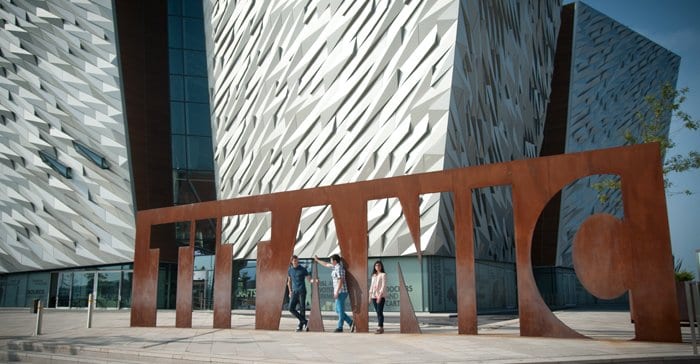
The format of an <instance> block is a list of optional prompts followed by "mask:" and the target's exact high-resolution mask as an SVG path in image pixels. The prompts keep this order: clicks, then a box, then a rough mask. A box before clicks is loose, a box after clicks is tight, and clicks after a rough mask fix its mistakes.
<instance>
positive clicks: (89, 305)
mask: <svg viewBox="0 0 700 364" xmlns="http://www.w3.org/2000/svg"><path fill="white" fill-rule="evenodd" d="M92 306H93V305H92V293H90V294H89V295H88V317H87V328H88V329H89V328H91V327H92Z"/></svg>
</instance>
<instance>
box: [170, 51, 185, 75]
mask: <svg viewBox="0 0 700 364" xmlns="http://www.w3.org/2000/svg"><path fill="white" fill-rule="evenodd" d="M168 56H169V57H170V59H169V61H168V64H169V66H170V74H171V75H173V74H175V75H181V74H183V73H184V72H185V71H184V68H183V66H182V49H174V48H170V49H169V50H168Z"/></svg>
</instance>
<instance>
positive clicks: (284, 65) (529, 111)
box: [0, 0, 680, 312]
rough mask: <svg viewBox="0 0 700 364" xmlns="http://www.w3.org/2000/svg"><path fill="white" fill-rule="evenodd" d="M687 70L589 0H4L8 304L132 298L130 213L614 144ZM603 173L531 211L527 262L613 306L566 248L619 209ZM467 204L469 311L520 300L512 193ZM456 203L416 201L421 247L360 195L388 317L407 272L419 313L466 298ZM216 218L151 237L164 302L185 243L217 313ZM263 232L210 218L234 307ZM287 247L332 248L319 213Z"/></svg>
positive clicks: (250, 288)
mask: <svg viewBox="0 0 700 364" xmlns="http://www.w3.org/2000/svg"><path fill="white" fill-rule="evenodd" d="M679 64H680V58H679V57H678V56H677V55H675V54H673V53H672V52H670V51H668V50H667V49H664V48H663V47H662V46H660V45H658V44H656V43H654V42H652V41H650V40H649V39H646V38H645V37H643V36H641V35H640V34H638V33H635V32H634V31H632V30H630V29H629V28H627V27H626V26H625V25H623V24H620V23H619V22H617V21H615V20H614V19H611V18H609V17H607V16H606V15H605V14H602V13H600V12H598V11H596V10H595V9H593V8H591V7H589V6H588V5H586V4H585V2H576V3H572V4H568V5H563V4H562V3H561V1H560V0H522V1H516V0H513V1H507V0H470V1H467V0H461V1H460V0H435V1H395V0H387V1H366V2H365V1H335V0H325V1H324V0H321V1H312V2H309V1H297V0H290V1H276V0H272V1H233V0H153V1H111V0H81V1H78V0H45V1H26V0H13V1H3V2H1V3H0V84H1V85H0V141H1V143H0V216H1V218H0V307H24V306H29V305H30V304H32V303H33V302H34V301H35V300H37V299H38V300H41V301H42V302H43V304H44V305H47V306H48V307H55V308H75V307H85V306H86V305H87V299H88V294H90V293H92V294H93V295H94V296H95V297H96V305H97V307H99V308H115V309H116V308H128V307H130V304H131V297H132V295H136V294H138V292H132V277H133V259H134V248H135V221H136V215H137V213H138V212H139V211H143V210H148V209H152V208H159V207H167V206H175V205H184V204H190V203H197V202H203V201H210V200H217V199H218V200H225V199H231V198H236V197H241V196H251V195H262V194H268V193H273V192H281V191H291V190H299V189H305V188H312V187H319V186H327V185H335V184H341V183H348V182H356V181H365V180H373V179H379V178H385V177H392V176H402V175H407V174H415V173H421V172H430V171H438V170H445V169H451V168H458V167H466V166H475V165H483V164H490V163H498V162H504V161H511V160H518V159H524V158H535V157H540V156H547V155H557V154H563V153H573V152H579V151H586V150H593V149H600V148H605V147H612V146H619V145H622V144H624V142H625V140H624V135H625V133H627V132H631V133H639V131H640V120H639V119H638V118H637V117H636V116H635V114H636V113H638V112H640V113H642V114H645V113H649V112H650V111H649V110H648V107H647V105H646V103H645V101H644V97H645V96H646V95H653V94H656V93H658V92H660V90H661V86H662V85H664V84H666V83H669V84H671V85H673V86H675V84H676V78H677V75H678V68H679ZM670 118H671V116H670V115H667V117H666V128H668V124H669V123H670ZM604 177H605V176H592V177H589V178H584V179H580V180H578V181H576V182H575V183H572V184H570V185H568V186H567V187H566V188H564V189H563V190H561V191H560V193H559V194H558V195H557V196H556V197H555V198H554V199H552V200H551V201H550V203H549V204H548V205H547V207H546V208H545V210H544V211H543V213H542V215H541V216H540V219H539V222H538V225H537V230H536V234H535V236H534V237H533V242H532V246H533V248H532V252H531V255H532V263H533V266H534V270H535V276H536V279H537V282H538V286H539V289H540V293H541V294H542V297H543V298H544V299H545V301H546V302H547V303H548V304H549V305H550V306H551V307H572V306H577V305H584V304H586V305H587V304H621V305H623V304H625V303H626V297H625V296H622V297H620V298H618V299H615V300H612V301H603V300H599V299H596V298H595V297H593V296H592V295H590V294H589V293H587V292H586V291H585V289H584V288H583V287H582V286H581V284H580V283H579V282H578V280H577V278H576V275H575V270H574V268H573V262H572V258H571V250H572V242H573V238H574V235H575V234H576V231H577V229H578V228H579V226H580V225H581V224H582V223H583V221H584V220H586V218H587V217H588V216H590V215H591V214H593V213H597V212H601V211H604V212H608V213H612V214H615V215H617V216H620V217H622V216H624V211H622V206H621V203H620V202H619V201H618V202H616V200H613V201H612V202H611V203H609V204H605V205H603V204H600V203H598V201H597V196H596V192H595V191H594V190H593V189H592V188H591V184H592V183H593V182H594V181H596V179H598V178H604ZM472 195H473V196H472V197H473V219H474V220H473V222H474V231H473V234H474V240H475V247H474V252H475V260H476V283H477V287H476V290H477V306H478V309H479V311H480V312H488V311H497V310H516V309H517V295H516V279H517V277H516V274H515V252H514V246H515V245H514V241H513V231H514V227H513V214H512V203H511V201H512V200H511V188H510V187H509V186H494V187H488V188H482V189H478V190H474V191H473V192H472ZM452 198H453V197H452V196H451V195H450V194H449V193H443V194H426V195H421V198H420V220H421V231H420V235H421V243H420V246H419V249H420V250H421V251H420V253H421V256H422V258H421V259H418V258H417V256H418V253H419V252H418V251H417V249H418V248H417V247H416V246H415V245H414V244H413V241H412V238H411V234H410V232H409V230H408V227H407V224H406V222H405V219H404V217H403V215H402V211H401V205H400V203H399V201H398V200H397V199H382V200H373V201H371V202H370V203H368V206H367V221H368V231H367V249H368V254H369V257H370V263H372V262H374V261H375V260H377V259H381V260H382V261H383V262H384V265H385V267H386V268H387V272H388V273H389V282H388V284H389V299H388V302H387V309H388V310H398V302H399V293H398V278H397V275H396V274H395V273H396V272H397V263H400V264H401V269H402V271H403V273H404V276H405V279H406V286H407V288H408V291H409V295H410V298H411V301H412V304H413V306H414V307H415V309H416V310H418V311H432V312H451V311H455V310H456V293H455V260H454V254H455V248H454V229H453V213H454V211H453V208H452ZM192 224H194V226H191V225H192ZM214 225H215V224H214V222H213V221H207V220H204V221H196V222H189V221H186V222H182V223H176V224H170V225H165V226H162V227H161V228H159V229H156V230H154V232H153V237H152V247H154V248H160V250H161V253H160V257H161V261H160V266H159V277H158V294H157V297H158V307H159V308H173V307H174V306H175V293H176V292H175V289H176V279H177V264H176V263H177V251H178V247H180V246H183V245H187V244H188V242H189V239H190V235H191V234H195V237H194V241H195V257H194V265H195V270H194V274H193V277H192V279H193V290H192V292H193V305H194V308H195V309H211V307H212V289H213V277H214V274H213V269H214V264H213V260H214V259H213V252H214V250H215V241H216V237H215V235H214V234H215V233H214V231H215V229H214ZM269 234H270V216H269V214H265V213H260V214H252V215H245V216H230V217H227V218H225V219H224V220H223V239H222V240H223V242H224V243H225V244H233V245H234V249H233V252H234V253H233V255H232V257H231V259H232V260H233V267H234V272H233V277H232V278H233V280H232V281H233V290H232V294H233V296H234V297H233V300H232V302H233V307H234V308H253V307H254V306H255V277H256V260H255V259H256V252H257V249H256V248H257V243H258V242H259V241H263V240H266V239H269ZM294 252H295V254H297V255H298V256H299V257H300V258H301V261H302V264H303V265H307V266H311V264H310V263H311V261H310V260H309V258H311V257H313V256H314V255H318V256H322V257H324V256H329V255H331V254H334V253H339V254H341V255H342V253H343V252H342V251H340V248H339V245H338V241H337V234H336V227H335V225H334V221H333V214H332V212H331V209H330V207H329V206H312V207H308V208H305V209H304V210H303V211H302V214H301V219H300V224H299V228H298V234H297V241H296V245H295V247H294ZM371 266H372V264H370V267H371ZM324 273H327V272H321V274H320V277H321V278H327V276H328V274H324ZM328 284H330V283H329V282H322V284H321V297H320V298H321V305H322V307H321V308H322V309H323V310H330V309H332V307H331V302H332V297H331V293H330V290H329V289H324V287H327V285H328Z"/></svg>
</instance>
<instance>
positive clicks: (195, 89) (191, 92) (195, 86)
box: [171, 77, 209, 103]
mask: <svg viewBox="0 0 700 364" xmlns="http://www.w3.org/2000/svg"><path fill="white" fill-rule="evenodd" d="M185 91H186V94H185V97H187V99H186V100H187V101H189V102H202V103H205V102H209V91H208V90H207V79H206V78H205V77H185ZM171 95H172V94H171ZM171 97H172V96H171Z"/></svg>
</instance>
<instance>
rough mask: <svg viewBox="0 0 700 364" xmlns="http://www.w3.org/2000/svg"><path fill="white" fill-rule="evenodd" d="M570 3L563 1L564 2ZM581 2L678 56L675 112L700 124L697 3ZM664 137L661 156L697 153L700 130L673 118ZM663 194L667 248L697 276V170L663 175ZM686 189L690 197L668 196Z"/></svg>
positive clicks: (692, 0)
mask: <svg viewBox="0 0 700 364" xmlns="http://www.w3.org/2000/svg"><path fill="white" fill-rule="evenodd" d="M571 2H573V1H570V0H565V1H564V4H568V3H571ZM583 3H585V4H587V5H589V6H590V7H592V8H594V9H596V10H598V11H600V12H601V13H603V14H605V15H607V16H609V17H610V18H612V19H614V20H616V21H617V22H619V23H621V24H623V25H625V26H627V27H629V28H630V29H632V30H634V31H636V32H637V33H639V34H641V35H643V36H645V37H647V38H649V39H650V40H652V41H654V42H656V43H657V44H659V45H661V46H662V47H664V48H666V49H668V50H670V51H672V52H674V53H675V54H677V55H679V56H680V57H681V67H680V72H679V75H678V83H677V84H676V87H677V88H678V89H681V88H684V87H687V88H688V89H689V91H688V93H687V94H686V96H687V99H686V101H685V102H684V103H683V104H682V107H681V109H682V110H683V111H685V112H686V113H688V114H690V115H691V117H692V118H693V119H694V120H700V21H698V14H700V1H697V0H583ZM669 136H670V138H671V139H672V140H673V141H674V142H675V143H676V146H675V147H674V148H673V149H671V150H670V151H669V152H668V154H667V156H672V155H676V154H682V155H687V154H688V152H689V151H700V131H689V130H687V129H685V128H683V127H682V126H681V123H680V122H679V121H678V120H676V119H674V120H672V121H671V133H670V135H669ZM668 177H669V179H670V181H671V183H672V184H673V185H672V186H671V187H670V188H669V191H670V192H671V193H667V194H666V204H667V208H668V219H669V226H670V230H671V246H672V249H673V255H674V257H675V258H676V260H677V261H678V260H682V262H683V269H685V270H689V271H691V272H694V273H695V276H696V279H697V278H698V277H700V263H699V262H698V259H697V255H696V253H695V251H696V250H697V249H700V214H698V213H699V212H700V170H694V171H689V172H683V173H675V174H671V175H669V176H668ZM683 190H690V191H692V192H693V194H692V195H690V196H688V195H684V194H678V193H676V194H674V193H673V191H683Z"/></svg>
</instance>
